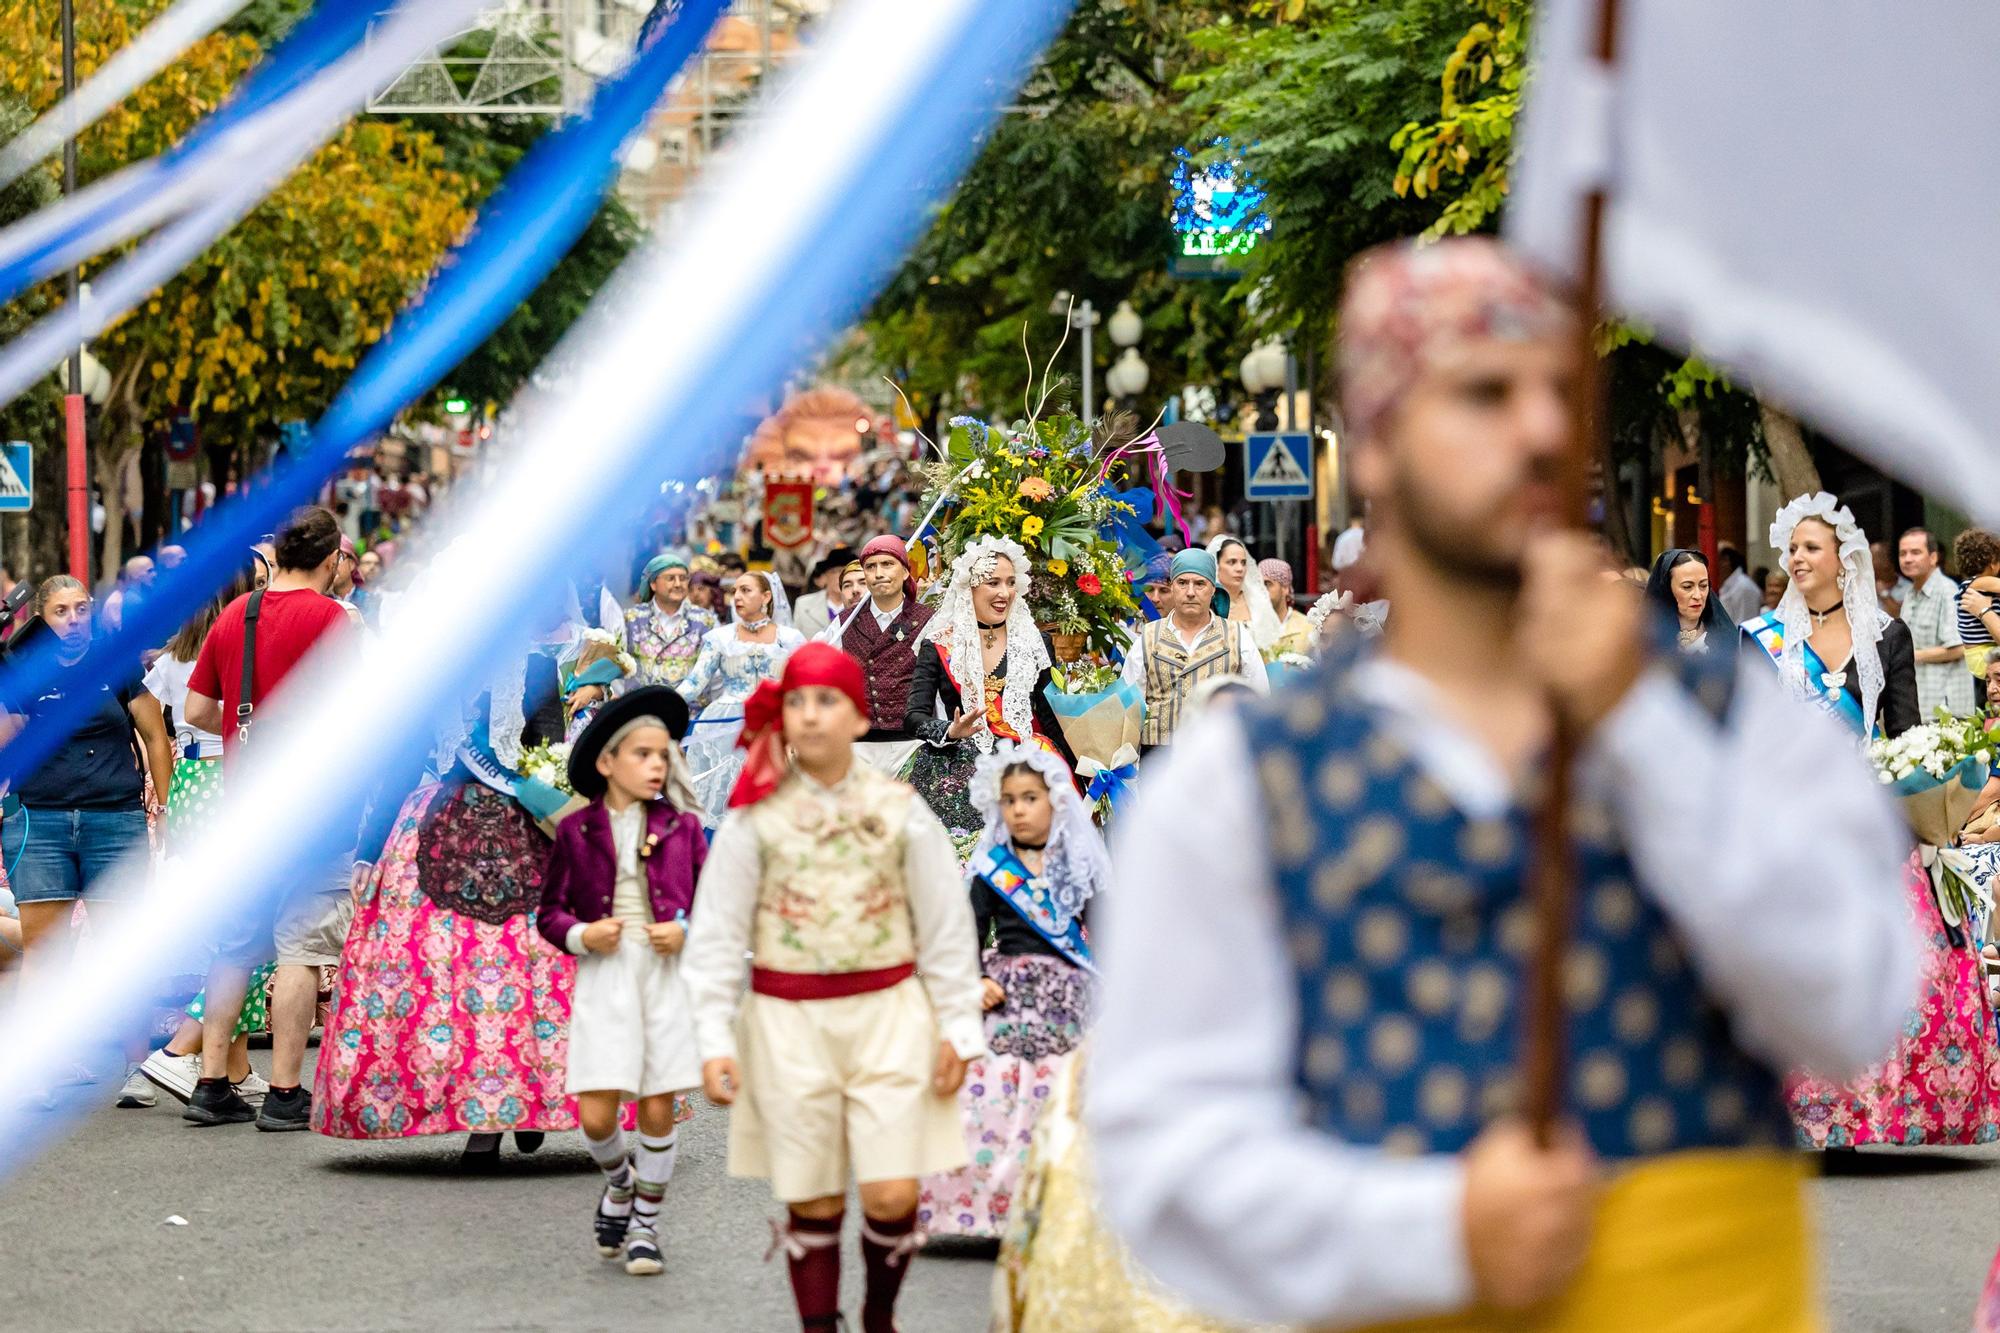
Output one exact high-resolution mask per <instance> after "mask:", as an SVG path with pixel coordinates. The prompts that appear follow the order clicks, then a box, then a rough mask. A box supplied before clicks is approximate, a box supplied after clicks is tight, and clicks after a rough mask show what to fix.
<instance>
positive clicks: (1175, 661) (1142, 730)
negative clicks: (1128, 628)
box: [1139, 616, 1243, 745]
mask: <svg viewBox="0 0 2000 1333" xmlns="http://www.w3.org/2000/svg"><path fill="white" fill-rule="evenodd" d="M1232 629H1233V627H1232V626H1231V625H1230V623H1229V622H1228V621H1226V620H1224V619H1223V618H1222V617H1221V616H1216V617H1215V618H1214V619H1212V620H1210V621H1209V622H1208V628H1206V629H1204V630H1203V631H1202V632H1201V635H1200V636H1199V637H1198V638H1196V639H1195V641H1194V647H1192V648H1188V647H1186V646H1184V645H1183V644H1182V643H1181V639H1180V635H1178V634H1176V633H1174V627H1173V618H1172V617H1171V616H1162V617H1160V618H1159V619H1158V620H1153V621H1148V622H1147V624H1146V627H1145V628H1144V629H1142V630H1140V631H1139V638H1140V642H1141V645H1142V651H1144V653H1145V654H1146V714H1145V716H1144V717H1143V718H1142V719H1141V720H1140V722H1139V740H1140V743H1141V744H1144V745H1164V744H1165V743H1166V742H1168V741H1170V740H1172V739H1173V735H1174V729H1175V728H1177V727H1178V726H1180V723H1181V708H1182V706H1183V705H1185V704H1186V703H1187V697H1188V691H1189V690H1192V689H1193V688H1194V687H1195V686H1196V685H1198V684H1199V683H1201V682H1202V681H1204V680H1207V679H1208V678H1209V677H1210V676H1221V675H1228V674H1230V673H1233V672H1240V671H1242V670H1243V636H1242V635H1240V634H1236V633H1233V632H1232Z"/></svg>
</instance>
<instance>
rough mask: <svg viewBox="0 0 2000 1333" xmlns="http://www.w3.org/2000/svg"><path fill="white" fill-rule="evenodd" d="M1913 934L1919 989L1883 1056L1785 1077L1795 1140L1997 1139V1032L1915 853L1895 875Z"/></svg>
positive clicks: (1966, 948) (1812, 1143)
mask: <svg viewBox="0 0 2000 1333" xmlns="http://www.w3.org/2000/svg"><path fill="white" fill-rule="evenodd" d="M1903 892H1904V896H1905V899H1906V901H1907V903H1908V906H1909V909H1910V919H1911V922H1912V926H1913V928H1914V929H1915V930H1916V932H1917V934H1918V936H1919V938H1920V939H1921V941H1922V947H1923V983H1924V989H1923V995H1922V998H1921V999H1919V1000H1918V1002H1917V1006H1916V1007H1915V1008H1914V1009H1912V1010H1911V1011H1910V1013H1909V1016H1908V1018H1907V1019H1906V1020H1905V1021H1904V1024H1903V1035H1902V1037H1901V1038H1900V1039H1899V1040H1898V1041H1897V1042H1896V1049H1895V1050H1894V1051H1893V1052H1891V1053H1890V1055H1889V1058H1888V1059H1887V1060H1885V1061H1883V1062H1882V1063H1881V1064H1878V1065H1871V1066H1869V1068H1868V1069H1867V1070H1865V1071H1864V1072H1863V1073H1862V1075H1861V1076H1860V1077H1859V1078H1858V1079H1856V1080H1854V1081H1853V1082H1851V1083H1846V1084H1836V1083H1831V1082H1828V1081H1827V1080H1825V1079H1821V1078H1815V1077H1813V1076H1812V1075H1810V1074H1804V1075H1800V1076H1799V1077H1797V1078H1794V1079H1793V1080H1792V1083H1791V1088H1790V1093H1791V1106H1792V1120H1793V1123H1795V1124H1796V1125H1797V1126H1798V1131H1799V1141H1800V1144H1801V1146H1804V1147H1812V1148H1855V1147H1860V1146H1861V1145H1862V1144H1867V1143H1888V1144H1900V1145H1904V1146H1915V1145H1919V1144H1922V1145H1934V1144H1971V1143H1993V1142H1996V1141H2000V1039H1996V1035H1995V1030H1994V1019H1993V1003H1992V1000H1991V999H1990V997H1989V996H1988V995H1987V993H1986V987H1985V985H1984V983H1983V982H1982V980H1981V978H1980V975H1979V957H1978V955H1977V953H1976V952H1975V951H1974V950H1973V949H1972V947H1971V946H1970V945H1969V944H1953V943H1952V942H1951V939H1950V937H1949V935H1948V934H1947V933H1946V930H1945V924H1944V918H1943V917H1941V916H1940V915H1939V914H1938V909H1937V903H1936V902H1935V901H1934V900H1933V899H1932V898H1931V891H1930V879H1929V876H1928V875H1927V874H1926V873H1925V871H1924V868H1923V864H1922V862H1921V861H1920V860H1919V859H1918V858H1917V855H1916V854H1915V853H1912V854H1911V857H1910V861H1909V864H1908V866H1907V867H1906V873H1905V875H1904V882H1903Z"/></svg>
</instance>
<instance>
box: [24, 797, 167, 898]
mask: <svg viewBox="0 0 2000 1333" xmlns="http://www.w3.org/2000/svg"><path fill="white" fill-rule="evenodd" d="M16 824H18V825H20V826H21V829H22V832H21V833H19V834H17V833H16V832H15V830H14V826H15V825H16ZM7 825H8V827H7V836H6V837H5V838H0V846H5V847H8V848H9V849H11V848H13V847H19V848H20V850H19V851H18V852H16V853H15V855H14V860H13V861H12V863H11V864H9V866H8V876H9V879H10V881H11V884H12V887H13V890H14V900H15V901H16V902H17V903H55V902H68V901H70V900H72V899H76V898H88V897H90V896H91V890H92V889H93V888H94V887H96V885H97V883H98V881H99V880H101V879H102V878H103V877H104V874H105V872H106V871H108V870H110V869H111V868H112V867H113V866H114V865H116V864H117V863H118V862H119V861H120V860H122V859H124V858H125V857H126V856H127V855H129V854H131V853H132V852H134V851H137V850H140V849H142V848H144V847H145V845H146V812H145V811H144V810H141V809H139V808H138V807H136V806H135V807H133V808H132V809H130V810H53V809H48V808H40V809H27V808H23V809H22V810H20V811H19V812H17V813H15V814H11V815H9V816H8V817H7ZM17 838H18V839H19V841H18V842H17V841H16V839H17Z"/></svg>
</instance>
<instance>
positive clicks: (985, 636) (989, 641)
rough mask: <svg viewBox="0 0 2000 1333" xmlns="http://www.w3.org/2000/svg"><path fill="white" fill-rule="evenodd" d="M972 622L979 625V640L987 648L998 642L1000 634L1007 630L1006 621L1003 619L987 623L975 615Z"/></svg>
mask: <svg viewBox="0 0 2000 1333" xmlns="http://www.w3.org/2000/svg"><path fill="white" fill-rule="evenodd" d="M972 623H973V624H975V625H977V626H979V642H980V643H982V644H984V645H985V646H986V647H988V648H991V647H992V646H993V645H994V644H995V643H996V642H998V641H999V638H1000V636H1001V635H1002V634H1004V633H1005V632H1006V630H1007V622H1006V621H1004V620H1003V621H1001V622H1000V623H999V624H997V625H989V624H987V623H986V622H985V621H983V620H980V619H978V618H977V617H975V618H974V619H973V622H972Z"/></svg>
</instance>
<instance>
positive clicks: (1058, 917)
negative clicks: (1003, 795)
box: [967, 741, 1111, 931]
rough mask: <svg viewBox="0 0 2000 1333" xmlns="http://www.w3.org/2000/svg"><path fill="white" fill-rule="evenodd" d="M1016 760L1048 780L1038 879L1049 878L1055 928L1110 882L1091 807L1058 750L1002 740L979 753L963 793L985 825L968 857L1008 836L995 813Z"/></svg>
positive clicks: (1066, 926) (1108, 860)
mask: <svg viewBox="0 0 2000 1333" xmlns="http://www.w3.org/2000/svg"><path fill="white" fill-rule="evenodd" d="M1016 764H1025V765H1026V766H1027V767H1029V768H1032V769H1034V770H1035V772H1036V773H1038V774H1040V775H1041V779H1042V781H1043V782H1044V783H1046V784H1047V785H1048V789H1049V804H1050V805H1051V806H1053V807H1054V809H1055V817H1054V818H1053V819H1052V820H1050V822H1049V842H1048V848H1047V850H1046V851H1044V852H1043V854H1042V879H1043V880H1044V881H1045V882H1046V883H1047V884H1048V890H1049V909H1050V911H1051V912H1052V913H1053V914H1054V916H1055V927H1056V929H1057V930H1059V931H1063V930H1068V929H1069V923H1070V921H1071V920H1073V919H1074V918H1075V917H1076V915H1077V914H1078V913H1080V912H1082V911H1083V905H1084V904H1085V903H1087V902H1089V901H1090V900H1091V898H1092V897H1094V896H1095V895H1096V894H1097V893H1098V891H1099V890H1101V889H1105V888H1108V887H1109V886H1110V884H1111V856H1110V853H1109V852H1107V851H1106V850H1105V848H1104V839H1103V837H1102V836H1101V835H1099V833H1098V831H1097V826H1096V825H1095V824H1093V823H1091V822H1090V807H1089V806H1087V805H1085V804H1084V802H1083V798H1082V797H1081V796H1078V795H1077V794H1076V787H1075V786H1074V785H1072V784H1071V782H1070V775H1069V765H1067V764H1065V763H1064V762H1063V761H1062V757H1061V756H1060V755H1055V754H1051V753H1050V752H1049V751H1047V750H1044V749H1043V748H1042V747H1041V746H1039V745H1016V744H1015V743H1014V742H1013V741H1001V742H1000V743H999V745H997V746H996V747H994V750H993V752H992V753H991V754H986V755H981V756H980V758H979V763H978V764H977V765H976V766H974V768H973V770H972V783H971V786H970V789H969V791H968V793H967V794H968V796H969V797H970V798H971V801H972V807H973V809H975V810H977V811H979V813H980V814H981V815H983V816H985V819H986V828H985V831H984V832H982V833H981V834H980V835H979V843H978V845H977V846H976V847H974V848H973V850H972V859H973V860H974V861H977V860H978V859H979V858H980V857H982V856H984V855H985V854H986V853H987V851H988V850H989V849H990V848H993V847H997V846H999V845H1000V844H1001V843H1003V842H1005V841H1006V840H1007V822H1006V820H1004V819H1002V818H1001V816H1000V780H1001V778H1003V777H1004V776H1006V773H1007V770H1008V769H1010V768H1012V767H1014V766H1015V765H1016Z"/></svg>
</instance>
